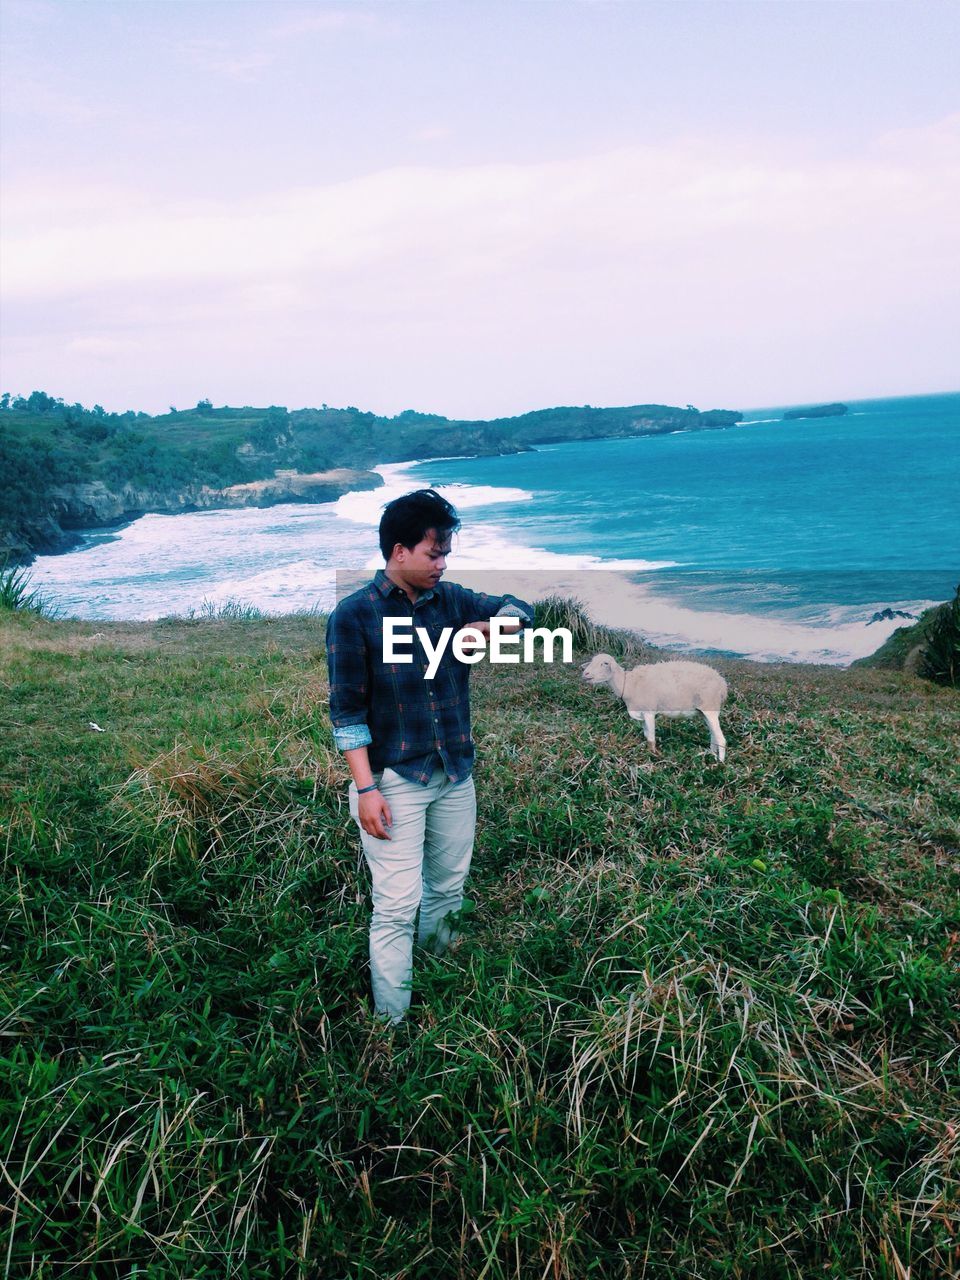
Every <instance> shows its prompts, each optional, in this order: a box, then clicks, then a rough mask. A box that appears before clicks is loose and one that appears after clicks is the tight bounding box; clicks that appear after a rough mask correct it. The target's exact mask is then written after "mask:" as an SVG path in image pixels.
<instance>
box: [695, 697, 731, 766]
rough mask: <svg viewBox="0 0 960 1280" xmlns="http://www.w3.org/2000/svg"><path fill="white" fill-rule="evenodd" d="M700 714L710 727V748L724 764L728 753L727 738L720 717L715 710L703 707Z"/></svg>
mask: <svg viewBox="0 0 960 1280" xmlns="http://www.w3.org/2000/svg"><path fill="white" fill-rule="evenodd" d="M700 714H701V715H702V716H703V718H704V720H706V722H707V724H708V725H709V727H710V750H711V751H712V752H713V754H714V755H715V756H716V757H717V759H718V760H719V761H720V763H721V764H723V761H724V757H725V756H726V754H727V740H726V738H725V737H724V736H723V730H722V729H721V728H720V717H719V716H718V715H717V713H716V712H715V711H704V709H703V707H701V708H700Z"/></svg>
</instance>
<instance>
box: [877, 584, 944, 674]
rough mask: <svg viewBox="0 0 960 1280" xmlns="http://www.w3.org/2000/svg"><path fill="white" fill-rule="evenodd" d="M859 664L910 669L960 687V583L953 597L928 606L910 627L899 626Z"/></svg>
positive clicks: (891, 668) (896, 669)
mask: <svg viewBox="0 0 960 1280" xmlns="http://www.w3.org/2000/svg"><path fill="white" fill-rule="evenodd" d="M853 665H854V666H857V667H886V668H889V669H890V670H894V671H907V672H910V673H912V674H915V675H919V676H922V677H924V678H925V679H927V680H933V681H935V682H936V683H937V684H947V685H952V686H953V687H954V688H957V687H960V584H958V586H957V589H956V592H955V593H954V596H953V599H952V600H946V601H944V603H943V604H938V605H934V606H933V607H932V608H930V609H926V610H925V611H924V612H923V613H922V614H921V615H920V617H919V618H918V619H917V621H916V622H915V623H913V624H912V625H911V626H909V627H898V628H897V630H896V631H894V633H893V634H892V635H891V636H890V637H889V638H888V639H887V640H886V642H885V643H884V644H882V645H881V646H880V648H879V649H878V650H877V651H876V653H873V654H871V655H870V657H868V658H860V659H859V660H858V661H857V662H855V663H854V664H853Z"/></svg>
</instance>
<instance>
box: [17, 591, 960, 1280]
mask: <svg viewBox="0 0 960 1280" xmlns="http://www.w3.org/2000/svg"><path fill="white" fill-rule="evenodd" d="M717 665H718V666H720V667H721V668H722V670H723V671H724V674H725V675H726V676H727V678H728V680H729V682H730V686H731V700H730V702H729V704H728V709H727V712H726V715H725V728H726V733H727V738H728V742H729V749H728V752H729V753H728V758H727V763H726V765H725V766H722V767H721V766H718V765H717V764H716V763H714V762H713V760H712V758H710V757H709V756H707V754H706V746H707V733H706V729H705V727H704V726H703V725H702V724H700V723H694V722H693V721H672V722H668V721H663V722H661V723H660V725H659V742H660V749H661V754H660V756H659V757H658V758H655V759H654V758H651V757H649V756H648V755H647V754H646V750H645V747H644V745H643V742H642V737H641V735H640V734H639V732H638V731H637V729H636V727H635V726H634V725H633V724H632V723H631V722H630V721H629V719H628V718H627V716H626V713H625V711H624V709H623V707H622V705H621V704H619V703H617V702H615V700H614V699H613V698H612V697H611V696H610V695H609V694H608V693H606V692H605V691H602V690H595V689H590V688H588V687H586V686H585V685H583V684H582V683H581V682H580V680H579V677H578V672H577V669H576V668H575V667H574V668H565V667H540V668H525V667H520V668H507V667H501V668H493V669H488V668H486V667H480V668H476V669H475V675H474V680H475V717H474V731H475V738H476V740H477V744H478V749H479V761H478V767H477V785H478V792H479V797H480V827H479V835H478V845H477V850H476V856H475V863H474V872H473V874H472V877H471V882H470V888H469V892H470V894H471V899H472V904H468V907H469V909H465V911H464V921H463V923H464V929H463V935H462V942H461V945H460V946H459V947H458V948H457V949H456V950H455V951H453V952H452V953H451V954H449V955H448V956H446V957H444V958H443V959H435V958H429V957H424V956H421V957H420V958H419V960H418V968H417V975H416V991H415V995H414V1004H413V1010H412V1016H411V1018H410V1020H409V1021H408V1023H407V1024H406V1025H405V1026H403V1027H401V1028H398V1029H397V1030H396V1031H388V1030H385V1029H383V1027H382V1026H381V1025H379V1024H377V1023H375V1022H373V1021H372V1020H371V1018H370V1014H369V1009H368V1005H367V980H368V975H367V969H366V926H367V919H368V903H367V887H366V877H365V870H364V867H363V866H362V864H361V863H360V862H359V860H358V841H357V839H356V837H355V834H354V831H353V830H352V829H351V822H350V819H349V817H348V814H347V811H346V804H345V781H346V777H347V774H346V770H345V767H344V765H343V762H342V759H341V758H340V757H339V756H338V755H337V753H336V752H335V751H334V749H333V747H332V741H331V736H330V730H329V725H328V722H327V719H326V708H325V703H326V694H327V689H326V676H325V664H324V660H323V621H322V619H319V618H307V617H302V618H296V617H291V618H284V619H274V620H262V619H256V618H247V619H244V618H235V619H217V618H200V619H193V620H179V621H177V620H173V621H164V622H160V623H155V624H130V625H118V624H106V623H97V624H91V623H79V622H68V621H51V620H49V619H45V618H42V617H36V616H33V615H32V614H27V613H13V612H9V611H7V612H2V611H0V690H2V702H0V823H2V829H0V847H2V849H3V855H4V862H3V870H4V876H3V917H2V919H3V933H2V944H3V986H2V993H3V1007H2V1011H0V1018H2V1022H0V1027H2V1032H3V1034H2V1038H0V1053H2V1056H3V1064H2V1073H3V1079H4V1082H5V1084H4V1087H3V1089H2V1091H0V1096H2V1102H0V1112H2V1129H3V1132H2V1135H0V1160H2V1175H3V1193H2V1197H0V1202H2V1203H3V1204H4V1205H5V1208H4V1214H3V1218H2V1222H3V1235H2V1242H0V1259H2V1263H0V1265H2V1267H3V1274H4V1276H9V1277H18V1278H19V1277H26V1276H36V1277H60V1276H73V1275H76V1276H82V1277H84V1278H87V1277H90V1278H92V1280H99V1278H101V1277H113V1276H130V1277H133V1276H137V1277H151V1278H155V1280H167V1278H168V1277H183V1278H185V1280H187V1278H189V1280H200V1278H208V1277H209V1278H210V1280H213V1278H214V1277H217V1278H221V1277H226V1276H231V1277H232V1276H236V1277H264V1278H266V1277H281V1276H282V1277H286V1276H290V1277H323V1278H326V1277H330V1278H331V1280H348V1278H349V1280H401V1278H403V1280H428V1278H429V1280H445V1278H447V1277H450V1278H451V1280H452V1278H455V1277H457V1278H459V1277H463V1278H465V1280H466V1278H470V1280H480V1278H481V1277H482V1278H483V1280H508V1278H513V1277H516V1278H518V1280H521V1278H522V1280H527V1277H529V1278H530V1280H561V1278H563V1280H580V1278H582V1277H593V1276H596V1277H603V1278H604V1280H607V1278H609V1277H624V1278H626V1277H635V1278H637V1280H639V1278H640V1277H644V1278H645V1280H661V1278H663V1280H667V1278H671V1280H672V1278H674V1277H682V1278H686V1277H692V1278H703V1280H708V1278H709V1280H720V1278H721V1277H722V1278H733V1277H736V1278H738V1280H740V1278H746V1277H751V1278H757V1280H759V1278H761V1277H762V1278H764V1280H767V1278H769V1280H773V1278H774V1277H778V1278H779V1277H784V1278H787V1277H802V1278H804V1280H806V1278H807V1277H814V1276H818V1277H819V1276H832V1277H839V1278H842V1280H861V1278H862V1280H924V1278H926V1277H946V1276H949V1275H951V1274H953V1273H955V1271H956V1269H957V1267H958V1264H960V1252H958V1248H960V1246H958V1238H957V1221H958V1213H960V1167H958V1146H960V1137H958V1134H960V1114H958V1112H960V1105H958V1104H960V1088H958V1083H960V1069H958V1068H960V1040H958V1007H960V971H958V959H960V910H958V901H960V899H958V889H960V766H958V755H960V733H958V726H960V692H958V691H957V690H953V689H948V688H940V687H937V686H935V685H932V684H928V683H926V682H923V681H920V680H917V679H915V678H911V677H909V676H905V675H903V674H901V673H898V672H889V671H883V670H867V669H864V670H851V671H839V670H833V669H827V668H811V667H795V666H755V665H751V664H749V663H735V662H729V663H718V664H717ZM91 724H95V725H97V726H99V727H100V728H101V729H102V730H103V732H97V731H96V730H95V729H93V728H91V727H90V726H91Z"/></svg>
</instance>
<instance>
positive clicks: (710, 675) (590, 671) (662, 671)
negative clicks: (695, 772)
mask: <svg viewBox="0 0 960 1280" xmlns="http://www.w3.org/2000/svg"><path fill="white" fill-rule="evenodd" d="M583 678H584V680H586V681H587V683H588V684H605V685H608V686H609V688H611V689H612V690H613V692H614V693H615V694H617V696H618V697H621V698H623V700H624V702H625V703H626V704H627V711H628V713H629V715H630V718H631V719H632V720H642V721H643V736H644V737H645V738H646V740H647V742H648V743H649V746H650V749H651V751H654V752H656V749H657V735H656V728H655V717H656V716H657V715H662V716H692V715H693V713H694V712H695V711H699V712H700V714H701V715H702V716H703V718H704V720H706V722H707V724H708V725H709V727H710V750H711V751H712V752H713V754H714V755H715V756H716V757H717V759H718V760H720V761H721V762H722V761H723V759H724V757H725V755H726V754H727V740H726V738H725V737H724V736H723V730H722V729H721V728H720V708H721V707H722V706H723V703H724V700H725V698H726V696H727V682H726V680H724V678H723V676H722V675H720V674H719V672H717V671H714V669H713V667H707V666H704V664H703V663H702V662H655V663H653V664H651V665H649V666H641V667H634V669H633V670H632V671H624V669H623V667H621V666H620V664H619V662H617V661H616V659H614V658H611V657H610V655H609V653H598V654H597V656H596V657H595V658H592V659H591V660H590V662H588V663H587V665H586V666H585V667H584V669H583Z"/></svg>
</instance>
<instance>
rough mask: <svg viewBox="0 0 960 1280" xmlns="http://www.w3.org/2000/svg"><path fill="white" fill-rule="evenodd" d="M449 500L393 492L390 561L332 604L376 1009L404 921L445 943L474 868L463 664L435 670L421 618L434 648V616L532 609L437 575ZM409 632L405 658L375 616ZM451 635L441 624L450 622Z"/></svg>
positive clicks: (342, 736)
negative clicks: (394, 651)
mask: <svg viewBox="0 0 960 1280" xmlns="http://www.w3.org/2000/svg"><path fill="white" fill-rule="evenodd" d="M459 528H460V521H459V519H458V517H457V513H456V511H455V510H454V508H453V507H452V506H451V505H450V503H449V502H447V501H446V500H445V499H444V498H442V497H441V496H440V495H439V494H438V493H436V492H434V490H433V489H419V490H417V491H416V492H414V493H408V494H405V495H404V496H403V497H402V498H397V499H395V501H393V502H391V503H389V504H388V505H387V506H386V507H385V508H384V512H383V518H382V520H381V521H380V550H381V551H382V553H383V558H384V560H385V562H386V567H385V568H384V569H380V570H378V571H377V573H376V576H375V577H374V579H373V581H372V582H370V583H368V584H367V585H366V586H365V587H363V588H361V589H360V590H359V591H356V592H354V594H353V595H351V596H348V597H347V598H346V599H345V600H343V601H341V603H340V604H339V605H338V606H337V608H336V609H335V610H334V611H333V614H332V615H331V617H330V622H329V624H328V627H327V659H328V663H329V669H330V718H331V720H332V721H333V736H334V741H335V742H336V744H337V746H338V747H339V748H340V749H341V750H342V751H343V752H344V755H345V758H346V761H347V764H348V765H349V767H350V773H351V775H352V777H353V781H352V783H351V785H350V813H351V816H352V817H353V818H354V819H355V820H356V821H357V823H358V825H359V827H360V839H361V842H362V844H363V852H364V854H365V856H366V860H367V864H368V866H369V868H370V876H371V882H372V889H373V918H372V920H371V923H370V972H371V979H372V986H373V998H374V1006H375V1009H376V1012H377V1013H378V1014H380V1015H382V1016H384V1017H387V1018H389V1019H390V1020H391V1021H392V1022H399V1021H401V1020H402V1018H403V1017H404V1015H405V1014H406V1012H407V1009H408V1008H409V1005H410V983H411V979H412V973H413V934H414V923H415V920H416V916H417V909H418V908H419V911H420V921H419V927H418V930H417V940H418V942H419V943H421V944H423V945H427V946H430V947H432V949H433V950H434V951H435V952H436V953H437V954H440V953H442V952H443V951H444V950H445V948H446V947H447V946H448V945H449V943H450V941H451V940H452V938H453V936H454V934H453V928H452V924H453V922H452V921H451V919H450V917H451V916H453V917H454V920H455V917H456V913H457V912H458V911H459V910H460V907H461V905H462V902H463V884H464V881H465V879H466V876H467V872H468V870H469V869H470V859H471V856H472V853H473V836H474V828H475V826H476V816H477V802H476V795H475V793H474V787H473V777H472V769H473V760H474V747H473V742H472V740H471V737H470V694H469V674H470V667H469V665H468V664H467V663H464V662H461V661H459V660H458V659H457V657H455V655H454V653H453V645H452V644H448V645H447V647H446V648H445V649H444V651H443V657H442V658H441V659H440V662H439V665H438V666H437V667H436V672H435V675H434V676H433V678H432V679H425V673H426V671H427V669H428V666H429V659H428V654H427V651H426V649H425V647H424V644H423V642H422V640H421V639H420V638H419V637H418V636H417V635H416V632H417V629H420V628H423V629H425V632H426V636H427V639H428V641H429V644H430V647H431V648H432V649H433V651H434V653H435V652H436V649H437V645H438V641H439V640H440V637H441V633H442V631H443V629H444V627H448V628H449V627H453V628H456V629H457V630H460V629H462V628H463V627H465V626H471V627H475V628H476V629H477V630H479V631H480V632H482V633H483V635H485V636H488V635H489V631H490V618H491V617H494V616H502V617H505V618H506V617H509V618H511V619H515V623H514V624H513V626H512V629H513V630H518V629H519V628H520V627H521V626H522V625H523V624H524V623H529V622H532V620H533V610H532V608H531V607H530V606H529V605H527V604H525V603H524V602H523V601H521V600H516V599H515V598H514V597H512V596H488V595H485V594H483V593H479V592H475V591H468V590H466V589H465V588H464V587H461V586H458V585H457V584H456V583H441V581H440V579H441V577H442V576H443V572H444V569H445V568H446V558H447V556H448V554H449V552H450V543H451V539H452V536H453V534H454V533H455V532H456V531H457V530H458V529H459ZM387 618H403V619H405V620H407V625H408V626H409V627H411V628H412V631H406V632H405V635H406V636H410V638H411V639H410V646H411V647H410V648H408V649H406V650H405V651H404V652H406V653H409V654H411V655H412V659H413V660H412V662H409V663H385V662H384V660H383V639H384V635H383V633H384V620H385V619H387ZM448 636H449V633H448Z"/></svg>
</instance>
